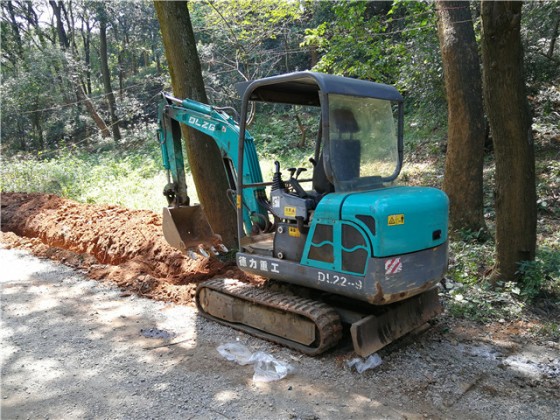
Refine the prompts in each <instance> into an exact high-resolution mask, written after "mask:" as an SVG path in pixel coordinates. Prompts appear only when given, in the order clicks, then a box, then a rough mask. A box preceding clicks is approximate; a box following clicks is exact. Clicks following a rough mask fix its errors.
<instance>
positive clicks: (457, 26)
mask: <svg viewBox="0 0 560 420" xmlns="http://www.w3.org/2000/svg"><path fill="white" fill-rule="evenodd" d="M436 11H437V16H438V38H439V44H440V47H441V56H442V62H443V71H444V77H445V90H446V92H447V110H448V117H447V121H448V130H449V133H448V139H447V155H446V160H445V178H444V182H443V189H444V190H445V192H446V193H447V195H448V196H449V201H450V208H449V211H450V215H449V216H450V223H451V226H452V227H454V228H455V229H469V230H472V231H478V230H480V229H484V228H485V223H484V207H483V190H482V170H483V164H484V136H485V127H484V125H485V124H484V110H483V106H482V76H481V74H480V61H479V58H478V49H477V45H476V40H475V36H474V30H473V26H472V23H470V22H465V21H468V20H469V19H470V18H471V14H470V10H469V2H464V1H438V2H436Z"/></svg>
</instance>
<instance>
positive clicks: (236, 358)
mask: <svg viewBox="0 0 560 420" xmlns="http://www.w3.org/2000/svg"><path fill="white" fill-rule="evenodd" d="M217 350H218V353H220V354H221V355H222V357H224V358H226V359H227V360H229V361H231V362H235V363H237V364H239V365H248V364H251V363H253V361H252V360H251V356H253V353H251V350H249V349H248V348H247V346H244V345H243V344H239V343H227V344H222V345H221V346H218V347H217Z"/></svg>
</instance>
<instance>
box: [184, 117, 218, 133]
mask: <svg viewBox="0 0 560 420" xmlns="http://www.w3.org/2000/svg"><path fill="white" fill-rule="evenodd" d="M189 124H192V125H195V126H197V127H200V128H202V129H205V130H210V131H216V124H212V123H210V122H208V121H204V120H200V119H199V118H196V117H189Z"/></svg>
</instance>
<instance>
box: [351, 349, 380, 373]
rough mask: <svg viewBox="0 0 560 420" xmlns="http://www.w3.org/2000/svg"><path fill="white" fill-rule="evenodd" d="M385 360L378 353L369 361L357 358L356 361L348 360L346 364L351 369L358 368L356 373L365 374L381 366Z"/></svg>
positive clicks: (370, 357)
mask: <svg viewBox="0 0 560 420" xmlns="http://www.w3.org/2000/svg"><path fill="white" fill-rule="evenodd" d="M382 363H383V360H381V357H379V355H378V354H377V353H374V354H372V355H371V356H369V357H368V358H367V359H365V360H364V359H362V358H361V357H356V358H355V359H352V360H348V361H347V362H346V364H347V365H348V367H349V368H350V369H352V367H355V368H356V372H358V373H364V372H365V371H366V370H368V369H373V368H376V367H377V366H379V365H381V364H382Z"/></svg>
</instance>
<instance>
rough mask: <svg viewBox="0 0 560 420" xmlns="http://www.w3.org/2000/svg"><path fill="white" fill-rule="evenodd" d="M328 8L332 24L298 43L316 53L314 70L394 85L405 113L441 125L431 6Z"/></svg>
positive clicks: (345, 5)
mask: <svg viewBox="0 0 560 420" xmlns="http://www.w3.org/2000/svg"><path fill="white" fill-rule="evenodd" d="M331 7H332V11H333V13H334V16H335V17H336V19H335V22H336V24H335V25H333V24H332V19H331V20H329V21H323V22H321V23H319V24H318V25H317V26H316V27H315V28H311V29H307V30H306V36H305V39H304V41H303V43H302V44H301V45H302V46H312V47H314V48H316V49H317V50H318V51H319V52H321V54H322V56H321V58H320V60H319V62H318V63H317V64H316V65H315V67H314V69H315V70H318V71H322V72H327V73H335V74H340V75H344V76H352V77H358V78H362V79H368V80H373V81H376V82H381V83H388V84H392V85H395V86H396V87H397V88H398V89H399V90H400V91H401V92H402V93H403V94H404V95H405V96H406V98H407V104H408V105H407V106H408V110H409V111H410V109H411V107H414V109H415V114H417V115H419V116H420V118H421V119H422V120H423V123H428V124H429V125H431V126H432V127H434V126H437V125H441V124H442V122H444V121H445V118H446V114H445V109H446V108H445V96H444V88H443V83H442V66H441V58H440V54H439V45H438V40H437V33H436V29H435V28H436V24H435V13H434V10H433V6H432V5H431V4H430V3H424V2H406V1H395V2H393V5H392V7H390V8H387V7H386V5H384V4H383V3H376V2H364V1H353V2H343V1H341V2H334V3H332V6H331ZM418 111H421V112H418ZM426 120H428V121H426Z"/></svg>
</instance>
